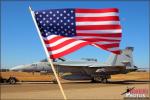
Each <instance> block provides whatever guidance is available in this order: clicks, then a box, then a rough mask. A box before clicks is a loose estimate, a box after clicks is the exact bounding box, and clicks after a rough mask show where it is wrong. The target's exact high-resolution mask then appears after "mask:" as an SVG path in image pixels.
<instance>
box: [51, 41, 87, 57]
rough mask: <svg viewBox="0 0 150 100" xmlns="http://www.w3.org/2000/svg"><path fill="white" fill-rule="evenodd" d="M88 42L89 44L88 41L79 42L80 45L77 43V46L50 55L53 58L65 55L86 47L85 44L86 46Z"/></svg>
mask: <svg viewBox="0 0 150 100" xmlns="http://www.w3.org/2000/svg"><path fill="white" fill-rule="evenodd" d="M88 44H89V43H88V42H83V43H80V44H78V45H76V46H74V47H72V48H70V49H67V50H65V51H63V52H61V53H57V54H52V55H50V57H51V58H60V57H62V56H65V55H67V54H69V53H71V52H74V51H76V50H78V49H80V48H82V47H84V46H86V45H88ZM50 51H51V50H50Z"/></svg>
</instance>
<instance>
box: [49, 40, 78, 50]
mask: <svg viewBox="0 0 150 100" xmlns="http://www.w3.org/2000/svg"><path fill="white" fill-rule="evenodd" d="M74 41H76V40H74V39H71V40H66V41H64V42H62V43H60V44H58V45H56V46H53V47H47V49H48V51H50V50H57V49H59V48H62V47H64V46H66V45H68V44H70V43H72V42H74Z"/></svg>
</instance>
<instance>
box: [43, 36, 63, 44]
mask: <svg viewBox="0 0 150 100" xmlns="http://www.w3.org/2000/svg"><path fill="white" fill-rule="evenodd" d="M62 38H63V37H62V36H57V37H54V38H52V39H50V40H48V39H47V40H44V42H45V44H50V43H53V42H56V41H57V40H59V39H62Z"/></svg>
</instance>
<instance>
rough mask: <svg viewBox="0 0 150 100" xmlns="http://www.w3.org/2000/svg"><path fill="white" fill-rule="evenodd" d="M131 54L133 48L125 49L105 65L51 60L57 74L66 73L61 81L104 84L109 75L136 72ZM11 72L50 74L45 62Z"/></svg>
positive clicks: (91, 61) (48, 66)
mask: <svg viewBox="0 0 150 100" xmlns="http://www.w3.org/2000/svg"><path fill="white" fill-rule="evenodd" d="M132 52H133V47H126V48H125V49H124V50H122V51H121V54H120V55H116V54H111V55H110V57H109V58H108V60H107V61H106V62H105V63H101V62H97V60H94V59H84V60H79V61H69V60H65V59H62V58H59V59H56V60H53V64H54V66H55V67H56V69H57V71H58V72H59V73H67V74H64V75H63V74H62V75H61V78H63V79H66V80H92V82H102V83H106V82H107V79H109V78H111V75H114V74H126V73H129V72H132V71H136V70H137V67H136V66H135V65H134V64H133V56H132ZM11 70H22V71H27V70H28V71H29V70H32V71H33V70H34V71H48V72H52V70H51V68H50V65H49V63H48V62H47V61H46V60H44V61H41V62H38V63H34V64H30V65H22V66H17V67H14V68H12V69H11Z"/></svg>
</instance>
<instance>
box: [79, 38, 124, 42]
mask: <svg viewBox="0 0 150 100" xmlns="http://www.w3.org/2000/svg"><path fill="white" fill-rule="evenodd" d="M82 40H84V41H89V42H100V41H103V42H120V41H121V40H113V39H111V40H110V39H94V38H91V39H82Z"/></svg>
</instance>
